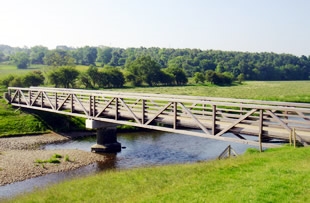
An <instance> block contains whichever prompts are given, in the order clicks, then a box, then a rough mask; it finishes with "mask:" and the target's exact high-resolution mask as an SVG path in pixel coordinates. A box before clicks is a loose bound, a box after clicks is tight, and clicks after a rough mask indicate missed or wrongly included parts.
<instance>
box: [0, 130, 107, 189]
mask: <svg viewBox="0 0 310 203" xmlns="http://www.w3.org/2000/svg"><path fill="white" fill-rule="evenodd" d="M69 139H70V138H69V137H65V136H62V135H59V134H56V133H49V134H43V135H31V136H22V137H10V138H0V186H1V185H5V184H9V183H13V182H17V181H22V180H26V179H29V178H34V177H37V176H41V175H45V174H49V173H56V172H63V171H69V170H73V169H76V168H79V167H82V166H85V165H89V164H91V163H94V162H97V161H103V160H104V156H102V155H100V154H95V153H91V152H86V151H81V150H72V149H68V150H67V149H66V150H40V149H39V147H40V146H41V145H43V144H50V143H57V142H64V141H68V140H69ZM54 154H58V155H61V156H62V158H59V161H60V163H44V164H39V163H36V160H48V159H50V158H51V157H52V156H53V155H54Z"/></svg>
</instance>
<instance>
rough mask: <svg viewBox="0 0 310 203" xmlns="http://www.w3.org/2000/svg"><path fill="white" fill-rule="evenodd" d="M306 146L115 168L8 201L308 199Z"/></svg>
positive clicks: (309, 157) (309, 151)
mask: <svg viewBox="0 0 310 203" xmlns="http://www.w3.org/2000/svg"><path fill="white" fill-rule="evenodd" d="M309 173H310V149H309V148H298V149H294V148H292V147H284V148H278V149H272V150H267V151H266V152H264V153H258V152H253V150H252V153H249V152H248V153H246V154H245V155H243V156H239V157H237V158H233V159H227V160H221V161H209V162H200V163H195V164H183V165H170V166H162V167H150V168H139V169H131V170H121V171H108V172H102V173H100V174H97V175H92V176H89V177H84V178H79V179H75V180H71V181H66V182H64V183H60V184H57V185H53V186H50V187H48V188H47V189H44V190H39V191H36V192H35V193H33V194H28V195H25V196H22V197H19V198H17V199H14V200H12V201H11V202H259V203H261V202H281V203H283V202H309V201H310V195H309V192H310V187H309V184H310V178H309Z"/></svg>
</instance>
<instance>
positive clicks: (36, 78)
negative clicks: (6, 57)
mask: <svg viewBox="0 0 310 203" xmlns="http://www.w3.org/2000/svg"><path fill="white" fill-rule="evenodd" d="M44 79H45V78H44V76H43V74H42V72H41V71H33V72H31V73H28V74H27V75H25V76H24V77H22V83H23V86H24V87H30V86H39V85H42V84H43V83H44Z"/></svg>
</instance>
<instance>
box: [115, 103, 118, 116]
mask: <svg viewBox="0 0 310 203" xmlns="http://www.w3.org/2000/svg"><path fill="white" fill-rule="evenodd" d="M115 120H118V98H115Z"/></svg>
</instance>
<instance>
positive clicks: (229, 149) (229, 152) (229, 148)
mask: <svg viewBox="0 0 310 203" xmlns="http://www.w3.org/2000/svg"><path fill="white" fill-rule="evenodd" d="M230 156H231V146H230V145H228V157H229V158H230Z"/></svg>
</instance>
